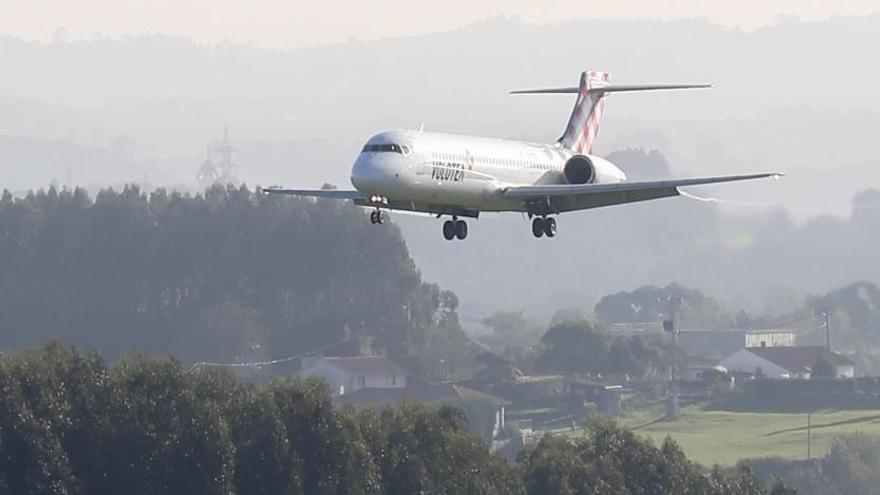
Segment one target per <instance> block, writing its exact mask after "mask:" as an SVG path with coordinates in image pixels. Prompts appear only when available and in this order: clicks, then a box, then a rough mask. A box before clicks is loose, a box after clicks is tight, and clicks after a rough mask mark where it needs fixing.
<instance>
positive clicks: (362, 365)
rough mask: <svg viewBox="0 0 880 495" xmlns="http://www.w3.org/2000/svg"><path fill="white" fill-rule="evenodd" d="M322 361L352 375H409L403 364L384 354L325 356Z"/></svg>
mask: <svg viewBox="0 0 880 495" xmlns="http://www.w3.org/2000/svg"><path fill="white" fill-rule="evenodd" d="M322 361H323V362H325V363H327V364H329V365H331V366H334V367H336V368H339V369H341V370H342V371H345V372H346V373H351V374H352V375H363V376H368V375H397V376H406V375H409V371H407V370H406V369H405V368H404V367H403V366H401V365H399V364H397V363H395V362H394V361H392V360H390V359H388V358H386V357H382V356H369V357H325V358H322Z"/></svg>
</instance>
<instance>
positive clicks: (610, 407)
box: [566, 380, 624, 416]
mask: <svg viewBox="0 0 880 495" xmlns="http://www.w3.org/2000/svg"><path fill="white" fill-rule="evenodd" d="M566 387H567V389H568V395H569V398H570V399H573V400H575V401H577V402H580V403H586V402H594V403H595V404H596V406H597V408H598V410H599V413H600V414H604V415H606V416H617V415H618V414H620V399H621V396H622V395H623V392H624V390H623V386H622V385H606V384H604V383H597V382H592V381H589V380H570V381H569V382H568V383H566Z"/></svg>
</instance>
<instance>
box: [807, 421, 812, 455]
mask: <svg viewBox="0 0 880 495" xmlns="http://www.w3.org/2000/svg"><path fill="white" fill-rule="evenodd" d="M812 416H813V415H812V414H810V413H807V459H812V458H813V453H812V449H811V447H812V445H811V444H812V443H813V421H812Z"/></svg>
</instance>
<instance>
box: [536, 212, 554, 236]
mask: <svg viewBox="0 0 880 495" xmlns="http://www.w3.org/2000/svg"><path fill="white" fill-rule="evenodd" d="M532 235H533V236H535V237H541V236H544V235H546V236H547V237H554V236H555V235H556V219H555V218H553V217H535V218H534V219H532Z"/></svg>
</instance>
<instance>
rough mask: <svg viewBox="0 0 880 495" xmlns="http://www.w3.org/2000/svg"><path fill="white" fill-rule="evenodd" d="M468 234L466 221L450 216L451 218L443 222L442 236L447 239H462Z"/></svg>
mask: <svg viewBox="0 0 880 495" xmlns="http://www.w3.org/2000/svg"><path fill="white" fill-rule="evenodd" d="M467 234H468V226H467V222H465V221H464V220H459V219H457V218H456V217H452V220H447V221H445V222H443V238H444V239H446V240H447V241H451V240H453V239H459V240H464V239H465V238H466V237H467Z"/></svg>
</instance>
